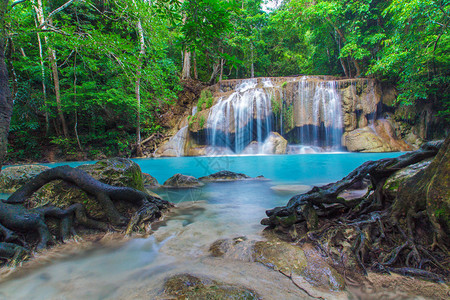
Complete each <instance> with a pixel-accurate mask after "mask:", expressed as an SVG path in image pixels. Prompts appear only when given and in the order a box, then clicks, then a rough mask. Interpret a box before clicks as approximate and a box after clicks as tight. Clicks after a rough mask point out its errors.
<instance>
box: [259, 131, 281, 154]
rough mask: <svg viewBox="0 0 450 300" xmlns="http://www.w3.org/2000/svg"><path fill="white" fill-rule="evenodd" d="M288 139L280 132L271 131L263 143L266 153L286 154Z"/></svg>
mask: <svg viewBox="0 0 450 300" xmlns="http://www.w3.org/2000/svg"><path fill="white" fill-rule="evenodd" d="M286 149H287V141H286V139H285V138H284V137H282V136H281V135H280V134H279V133H278V132H271V133H270V134H269V136H268V137H267V138H266V140H265V141H264V144H263V145H262V150H263V153H264V154H286Z"/></svg>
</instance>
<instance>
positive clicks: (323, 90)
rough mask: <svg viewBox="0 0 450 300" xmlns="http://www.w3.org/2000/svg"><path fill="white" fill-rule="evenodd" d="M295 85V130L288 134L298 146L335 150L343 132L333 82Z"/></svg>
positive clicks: (310, 82) (309, 82) (303, 79)
mask: <svg viewBox="0 0 450 300" xmlns="http://www.w3.org/2000/svg"><path fill="white" fill-rule="evenodd" d="M307 79H308V78H307V77H303V78H302V80H300V81H299V82H298V96H297V99H294V112H295V117H294V118H295V121H296V124H295V126H296V129H295V131H294V132H293V133H292V134H291V135H294V136H293V139H294V140H296V141H297V142H298V144H301V145H308V146H316V147H323V148H326V149H328V150H336V149H339V148H340V146H341V136H342V132H343V124H342V107H341V106H342V104H341V97H340V94H339V91H338V87H337V83H336V81H318V82H317V81H309V80H307Z"/></svg>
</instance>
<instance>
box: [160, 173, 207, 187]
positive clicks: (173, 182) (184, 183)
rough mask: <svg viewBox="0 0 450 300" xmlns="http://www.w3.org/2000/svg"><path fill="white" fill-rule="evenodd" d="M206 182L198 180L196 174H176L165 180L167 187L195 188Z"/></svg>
mask: <svg viewBox="0 0 450 300" xmlns="http://www.w3.org/2000/svg"><path fill="white" fill-rule="evenodd" d="M203 185H204V184H203V183H201V182H200V181H198V179H197V178H195V177H194V176H188V175H183V174H175V175H173V176H172V177H170V178H169V179H167V180H166V182H164V185H163V187H166V188H194V187H200V186H203Z"/></svg>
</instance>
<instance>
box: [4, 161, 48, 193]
mask: <svg viewBox="0 0 450 300" xmlns="http://www.w3.org/2000/svg"><path fill="white" fill-rule="evenodd" d="M48 169H50V168H49V167H47V166H42V165H23V166H14V167H9V168H5V169H3V170H2V172H1V173H0V193H5V194H12V193H14V192H15V191H16V190H18V189H19V188H20V187H21V186H22V185H24V184H25V183H27V182H28V181H29V180H30V179H32V178H33V177H34V176H36V175H38V174H40V173H41V172H43V171H45V170H48Z"/></svg>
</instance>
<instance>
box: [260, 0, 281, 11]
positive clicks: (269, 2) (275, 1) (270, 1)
mask: <svg viewBox="0 0 450 300" xmlns="http://www.w3.org/2000/svg"><path fill="white" fill-rule="evenodd" d="M265 2H266V3H265V4H263V10H264V11H266V12H269V11H270V10H272V9H274V8H276V7H277V6H278V5H279V4H280V3H281V0H266V1H265Z"/></svg>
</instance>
